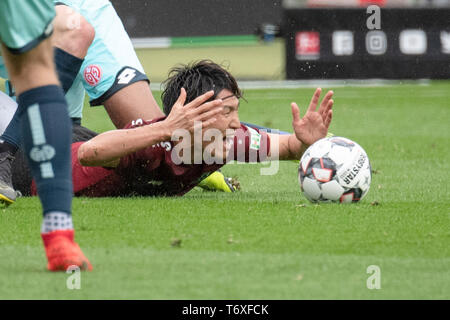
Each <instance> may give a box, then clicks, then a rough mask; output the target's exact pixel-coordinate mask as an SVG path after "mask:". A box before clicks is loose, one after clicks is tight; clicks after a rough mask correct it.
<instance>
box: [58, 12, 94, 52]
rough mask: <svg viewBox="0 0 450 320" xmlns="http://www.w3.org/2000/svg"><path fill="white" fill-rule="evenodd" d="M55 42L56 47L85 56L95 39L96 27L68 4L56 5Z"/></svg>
mask: <svg viewBox="0 0 450 320" xmlns="http://www.w3.org/2000/svg"><path fill="white" fill-rule="evenodd" d="M56 13H57V15H56V19H55V22H54V25H55V34H54V36H53V37H54V44H55V46H56V47H58V48H60V49H62V50H64V51H66V52H68V53H70V54H72V55H74V56H76V57H78V58H84V56H85V55H86V53H87V51H88V49H89V46H90V45H91V44H92V42H93V41H94V37H95V29H94V27H93V26H92V25H91V24H90V23H89V22H88V21H87V20H86V19H85V18H84V17H83V16H82V15H81V14H79V13H78V12H76V11H74V10H72V9H71V8H69V7H66V6H57V7H56Z"/></svg>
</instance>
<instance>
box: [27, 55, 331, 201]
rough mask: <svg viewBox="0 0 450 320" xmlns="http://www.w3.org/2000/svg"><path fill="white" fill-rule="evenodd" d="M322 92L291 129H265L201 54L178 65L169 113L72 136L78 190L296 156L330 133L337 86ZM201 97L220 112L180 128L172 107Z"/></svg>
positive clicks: (98, 191)
mask: <svg viewBox="0 0 450 320" xmlns="http://www.w3.org/2000/svg"><path fill="white" fill-rule="evenodd" d="M320 93H321V90H320V89H317V90H316V91H315V92H314V95H313V97H312V100H311V103H310V106H309V108H308V109H307V112H306V114H305V116H304V117H303V118H301V117H300V111H299V108H298V106H297V104H296V103H292V105H291V111H292V115H293V122H292V124H293V129H294V133H293V134H291V135H276V134H270V133H269V134H268V133H265V132H263V131H258V130H255V129H251V128H248V127H246V126H244V125H241V123H240V122H239V116H238V109H239V98H240V97H241V91H240V89H239V87H238V85H237V83H236V80H235V79H234V77H233V76H232V75H231V74H229V73H228V72H227V71H226V70H225V69H223V68H222V67H221V66H219V65H217V64H215V63H213V62H211V61H200V62H198V63H195V64H192V65H189V66H183V67H179V68H175V69H173V71H172V72H171V76H170V78H169V79H168V80H167V81H166V82H165V91H164V92H163V104H164V111H165V113H166V114H168V116H167V117H162V118H159V119H153V120H151V121H143V120H137V121H133V123H130V124H129V125H128V126H127V127H126V128H124V129H122V130H112V131H108V132H105V133H102V134H99V135H97V136H95V137H94V138H92V139H90V140H89V141H87V142H78V143H74V144H72V171H73V180H74V192H75V195H76V196H88V197H102V196H109V197H114V196H135V195H140V196H177V195H183V194H185V193H186V192H188V191H189V190H191V189H192V188H193V187H195V186H196V185H197V184H198V183H199V181H201V180H202V179H203V178H204V177H205V176H207V175H209V174H211V173H212V172H214V171H216V170H217V169H219V168H220V167H222V166H223V165H224V164H226V163H227V162H229V161H233V160H238V161H246V162H248V161H264V160H272V159H273V160H278V159H280V160H291V159H292V160H294V159H297V160H298V159H300V157H301V155H302V153H303V152H304V150H306V148H307V147H308V146H309V145H311V144H312V143H314V142H315V141H317V140H319V139H321V138H323V137H325V136H326V134H327V131H328V127H329V125H330V122H331V119H332V110H331V109H332V106H333V100H331V98H332V95H333V92H331V91H330V92H328V93H327V94H326V95H325V97H324V99H323V101H322V103H321V104H320V107H319V109H318V110H316V109H317V105H318V102H319V98H320ZM199 99H200V100H202V101H203V100H207V99H209V100H212V99H218V100H214V101H218V102H217V103H218V104H219V105H220V106H221V107H222V110H221V112H220V113H218V114H216V115H215V116H214V119H211V121H208V122H205V123H203V128H202V129H201V131H196V130H191V131H186V130H180V129H179V125H178V124H177V123H175V122H173V121H172V119H173V115H175V114H179V113H183V114H184V115H185V117H187V118H191V114H192V112H193V109H192V108H191V107H190V106H191V105H192V104H193V103H196V104H198V103H199ZM211 103H214V102H211ZM205 105H207V104H205ZM171 106H173V108H171ZM211 137H214V138H213V139H211ZM211 140H214V141H213V142H212V143H211ZM29 186H30V182H29V181H28V184H24V185H23V186H22V187H20V188H21V189H23V190H21V191H22V192H24V193H29V190H30V187H29ZM27 189H28V192H27ZM32 189H33V190H32V192H33V193H34V187H33V188H32Z"/></svg>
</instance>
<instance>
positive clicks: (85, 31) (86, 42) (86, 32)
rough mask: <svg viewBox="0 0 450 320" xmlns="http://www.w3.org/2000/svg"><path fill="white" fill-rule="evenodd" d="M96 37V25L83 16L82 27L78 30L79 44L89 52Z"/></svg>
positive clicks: (77, 38)
mask: <svg viewBox="0 0 450 320" xmlns="http://www.w3.org/2000/svg"><path fill="white" fill-rule="evenodd" d="M94 38H95V29H94V27H93V26H92V25H91V24H90V23H89V22H87V21H86V19H84V18H82V20H81V23H80V29H79V30H78V33H77V35H76V40H77V44H78V45H79V46H80V47H81V48H83V49H84V50H86V52H87V50H88V49H89V47H90V46H91V44H92V42H93V41H94Z"/></svg>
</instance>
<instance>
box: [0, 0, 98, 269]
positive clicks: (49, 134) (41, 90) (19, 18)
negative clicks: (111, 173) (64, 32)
mask: <svg viewBox="0 0 450 320" xmlns="http://www.w3.org/2000/svg"><path fill="white" fill-rule="evenodd" d="M54 16H55V11H54V8H53V3H52V2H49V1H46V0H40V1H26V2H25V1H15V0H4V1H2V2H0V37H1V40H2V52H3V57H4V60H5V65H6V67H7V69H8V72H9V76H10V78H11V82H12V84H13V85H14V86H15V88H16V92H17V97H18V115H19V123H20V127H21V140H22V144H23V146H24V152H25V154H26V156H27V159H28V161H29V164H30V168H31V171H32V174H33V178H34V180H35V182H36V187H37V190H38V194H39V197H40V199H41V203H42V207H43V214H44V219H43V223H42V229H41V235H42V239H43V241H44V246H45V249H46V254H47V259H48V265H47V267H48V269H49V270H52V271H56V270H66V268H68V267H69V266H71V265H77V266H79V267H80V268H82V269H91V268H92V266H91V265H90V263H89V261H88V260H87V259H86V257H85V256H84V255H83V253H82V252H81V249H80V248H79V247H78V245H77V244H76V243H75V242H74V231H73V225H72V216H71V211H72V208H71V206H72V176H71V156H70V153H71V152H70V144H71V123H70V120H69V117H68V113H67V103H66V100H65V98H64V93H63V91H62V89H61V87H60V86H59V81H58V78H57V75H56V72H55V66H54V61H53V49H52V43H51V40H50V39H49V36H50V35H51V32H52V20H53V18H54ZM24 17H26V19H25V20H26V21H27V23H26V24H25V25H24V23H23V21H24Z"/></svg>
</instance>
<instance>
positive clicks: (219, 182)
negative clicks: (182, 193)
mask: <svg viewBox="0 0 450 320" xmlns="http://www.w3.org/2000/svg"><path fill="white" fill-rule="evenodd" d="M198 186H199V187H201V188H202V189H204V190H208V191H222V192H235V191H237V190H240V189H241V185H240V183H239V181H237V180H236V179H234V178H228V177H225V176H224V175H223V173H222V172H221V171H220V170H217V171H216V172H213V173H212V174H210V175H209V176H208V177H207V178H205V179H203V180H202V181H201V182H200V183H199V184H198Z"/></svg>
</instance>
